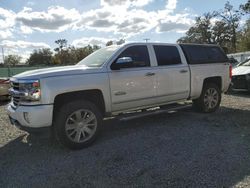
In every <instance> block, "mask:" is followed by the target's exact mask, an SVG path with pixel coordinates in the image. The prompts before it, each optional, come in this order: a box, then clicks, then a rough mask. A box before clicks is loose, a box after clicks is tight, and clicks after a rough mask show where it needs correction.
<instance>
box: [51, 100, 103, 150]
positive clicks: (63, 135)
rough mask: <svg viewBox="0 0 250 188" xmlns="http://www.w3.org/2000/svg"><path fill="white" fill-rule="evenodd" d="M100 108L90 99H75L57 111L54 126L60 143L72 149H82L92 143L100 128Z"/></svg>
mask: <svg viewBox="0 0 250 188" xmlns="http://www.w3.org/2000/svg"><path fill="white" fill-rule="evenodd" d="M101 122H102V116H101V113H100V112H99V109H98V108H97V107H96V106H95V105H94V104H93V103H91V102H88V101H73V102H70V103H68V104H65V105H64V106H63V107H62V108H61V109H60V110H59V112H57V114H56V117H55V121H54V128H55V134H56V137H57V139H58V140H59V142H60V143H62V144H63V145H64V146H66V147H68V148H70V149H82V148H84V147H87V146H89V145H90V144H92V143H93V142H94V141H95V139H96V137H97V135H98V133H99V129H100V124H101Z"/></svg>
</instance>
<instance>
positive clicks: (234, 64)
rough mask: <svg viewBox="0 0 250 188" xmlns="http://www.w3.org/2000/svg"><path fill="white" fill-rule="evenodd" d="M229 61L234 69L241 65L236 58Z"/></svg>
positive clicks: (230, 58)
mask: <svg viewBox="0 0 250 188" xmlns="http://www.w3.org/2000/svg"><path fill="white" fill-rule="evenodd" d="M228 60H229V62H230V63H231V65H232V66H233V67H235V66H237V65H238V64H239V62H238V61H237V60H236V59H235V58H234V57H229V58H228Z"/></svg>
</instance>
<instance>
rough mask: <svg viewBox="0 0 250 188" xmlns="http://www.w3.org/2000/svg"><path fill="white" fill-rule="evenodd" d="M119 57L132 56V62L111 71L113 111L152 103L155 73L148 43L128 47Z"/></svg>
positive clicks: (154, 91) (154, 92)
mask: <svg viewBox="0 0 250 188" xmlns="http://www.w3.org/2000/svg"><path fill="white" fill-rule="evenodd" d="M119 58H131V60H132V62H129V63H128V64H127V65H126V64H123V66H122V67H121V68H119V70H111V72H110V73H109V79H110V90H111V100H112V111H113V112H115V111H121V110H129V109H135V108H137V107H140V106H146V105H152V104H153V103H154V97H155V94H156V90H155V87H154V86H155V73H154V72H153V71H152V69H151V66H150V58H149V53H148V47H147V45H137V46H131V47H127V48H126V49H125V50H124V51H123V52H121V54H120V55H119V56H118V58H117V59H119ZM117 59H116V60H117ZM116 60H115V61H114V62H113V64H115V63H117V61H116ZM113 64H112V65H113ZM112 65H111V69H112Z"/></svg>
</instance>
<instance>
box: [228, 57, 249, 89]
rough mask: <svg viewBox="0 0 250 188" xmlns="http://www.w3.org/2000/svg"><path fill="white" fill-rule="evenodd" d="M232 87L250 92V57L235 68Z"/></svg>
mask: <svg viewBox="0 0 250 188" xmlns="http://www.w3.org/2000/svg"><path fill="white" fill-rule="evenodd" d="M232 89H233V90H237V89H240V90H247V91H249V92H250V59H248V60H246V61H245V62H243V63H241V64H240V65H239V66H237V67H235V68H233V77H232Z"/></svg>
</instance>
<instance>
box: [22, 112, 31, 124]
mask: <svg viewBox="0 0 250 188" xmlns="http://www.w3.org/2000/svg"><path fill="white" fill-rule="evenodd" d="M23 117H24V119H25V121H26V122H27V123H30V118H29V113H28V112H24V113H23Z"/></svg>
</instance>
